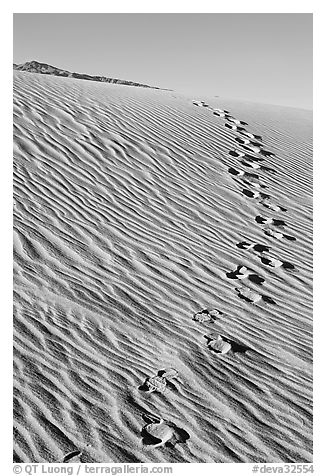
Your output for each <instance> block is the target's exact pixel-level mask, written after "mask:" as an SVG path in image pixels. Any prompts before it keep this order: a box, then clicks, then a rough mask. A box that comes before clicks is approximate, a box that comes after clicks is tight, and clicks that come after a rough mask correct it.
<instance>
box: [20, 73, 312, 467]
mask: <svg viewBox="0 0 326 476" xmlns="http://www.w3.org/2000/svg"><path fill="white" fill-rule="evenodd" d="M14 273H15V274H14V346H15V347H14V460H15V461H16V462H26V463H27V462H57V461H81V462H84V463H85V462H145V463H146V462H170V463H174V462H175V463H177V462H188V463H212V462H215V463H230V462H249V463H250V462H311V461H312V117H311V113H310V112H309V111H305V110H300V109H293V108H284V107H278V106H266V105H258V104H250V103H244V102H239V101H231V100H228V101H227V100H223V99H221V98H218V97H187V96H185V95H181V94H178V93H176V92H173V91H162V90H155V89H149V88H148V89H145V88H141V87H133V86H123V85H115V84H107V83H97V82H92V81H86V80H80V79H73V78H64V77H55V76H45V75H41V74H34V73H28V72H22V71H14Z"/></svg>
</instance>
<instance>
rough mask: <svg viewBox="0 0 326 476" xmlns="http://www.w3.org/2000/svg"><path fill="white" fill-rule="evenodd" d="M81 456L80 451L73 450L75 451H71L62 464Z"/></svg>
mask: <svg viewBox="0 0 326 476" xmlns="http://www.w3.org/2000/svg"><path fill="white" fill-rule="evenodd" d="M81 454H82V451H80V450H75V451H72V452H71V453H68V454H67V455H66V456H65V457H64V458H63V460H62V462H63V463H68V461H71V460H72V459H73V458H75V457H77V456H78V457H80V456H81Z"/></svg>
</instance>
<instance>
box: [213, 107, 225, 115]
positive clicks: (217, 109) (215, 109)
mask: <svg viewBox="0 0 326 476" xmlns="http://www.w3.org/2000/svg"><path fill="white" fill-rule="evenodd" d="M213 111H216V112H222V113H225V114H229V111H227V110H226V109H220V108H218V107H216V108H214V109H213Z"/></svg>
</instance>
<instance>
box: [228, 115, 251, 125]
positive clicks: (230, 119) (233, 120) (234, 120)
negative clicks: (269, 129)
mask: <svg viewBox="0 0 326 476" xmlns="http://www.w3.org/2000/svg"><path fill="white" fill-rule="evenodd" d="M226 119H227V120H228V121H229V122H232V123H233V124H236V125H237V126H247V125H248V124H247V123H246V122H244V121H240V120H239V119H236V118H235V117H233V116H230V115H227V116H226Z"/></svg>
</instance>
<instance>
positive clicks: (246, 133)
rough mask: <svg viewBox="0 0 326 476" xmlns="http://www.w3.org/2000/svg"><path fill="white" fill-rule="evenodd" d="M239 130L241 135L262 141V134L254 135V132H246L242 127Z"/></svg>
mask: <svg viewBox="0 0 326 476" xmlns="http://www.w3.org/2000/svg"><path fill="white" fill-rule="evenodd" d="M238 130H239V131H240V129H238ZM240 132H241V134H242V135H244V136H247V137H249V138H250V139H256V140H259V141H262V140H263V138H262V136H258V135H256V134H252V133H251V132H248V131H246V130H245V129H243V130H242V131H240Z"/></svg>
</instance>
